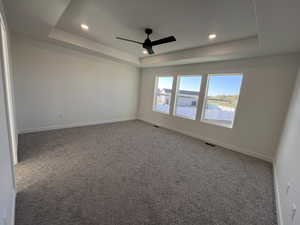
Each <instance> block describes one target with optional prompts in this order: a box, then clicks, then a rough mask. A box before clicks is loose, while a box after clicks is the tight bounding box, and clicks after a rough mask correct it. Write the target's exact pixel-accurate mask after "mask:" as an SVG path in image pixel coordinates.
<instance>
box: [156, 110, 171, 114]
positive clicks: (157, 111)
mask: <svg viewBox="0 0 300 225" xmlns="http://www.w3.org/2000/svg"><path fill="white" fill-rule="evenodd" d="M152 111H153V112H156V113H161V114H164V115H170V112H163V111H159V110H155V109H152Z"/></svg>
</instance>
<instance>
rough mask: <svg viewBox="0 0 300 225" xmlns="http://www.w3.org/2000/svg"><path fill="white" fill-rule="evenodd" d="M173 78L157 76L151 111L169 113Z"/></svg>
mask: <svg viewBox="0 0 300 225" xmlns="http://www.w3.org/2000/svg"><path fill="white" fill-rule="evenodd" d="M172 86H173V77H172V76H158V77H156V85H155V91H154V106H153V110H154V111H158V112H163V113H167V114H169V113H170V105H171V96H172Z"/></svg>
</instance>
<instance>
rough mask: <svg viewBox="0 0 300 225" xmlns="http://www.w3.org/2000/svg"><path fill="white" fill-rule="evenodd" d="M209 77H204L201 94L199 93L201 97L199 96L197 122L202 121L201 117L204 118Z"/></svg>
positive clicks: (204, 75) (206, 75) (205, 75)
mask: <svg viewBox="0 0 300 225" xmlns="http://www.w3.org/2000/svg"><path fill="white" fill-rule="evenodd" d="M207 77H208V74H203V75H202V81H201V88H200V92H199V96H198V104H197V115H196V120H201V117H202V113H203V107H204V101H205V95H206V90H207V85H208V83H207Z"/></svg>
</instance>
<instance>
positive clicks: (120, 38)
mask: <svg viewBox="0 0 300 225" xmlns="http://www.w3.org/2000/svg"><path fill="white" fill-rule="evenodd" d="M116 39H119V40H123V41H129V42H133V43H137V44H143V42H139V41H134V40H130V39H127V38H122V37H116Z"/></svg>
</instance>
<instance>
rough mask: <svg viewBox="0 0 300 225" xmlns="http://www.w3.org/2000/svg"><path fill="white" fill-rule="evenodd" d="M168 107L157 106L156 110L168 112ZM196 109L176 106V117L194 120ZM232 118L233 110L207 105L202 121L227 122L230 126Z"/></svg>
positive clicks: (194, 107)
mask: <svg viewBox="0 0 300 225" xmlns="http://www.w3.org/2000/svg"><path fill="white" fill-rule="evenodd" d="M169 108H170V106H169V105H157V106H156V110H157V111H160V112H165V113H168V112H169ZM196 112H197V108H196V106H177V108H176V115H178V116H183V117H188V118H192V119H195V117H196ZM233 118H234V109H233V108H229V107H220V106H217V105H212V104H208V107H206V109H205V113H204V119H205V120H213V121H218V120H219V121H228V124H231V122H232V121H233Z"/></svg>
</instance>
